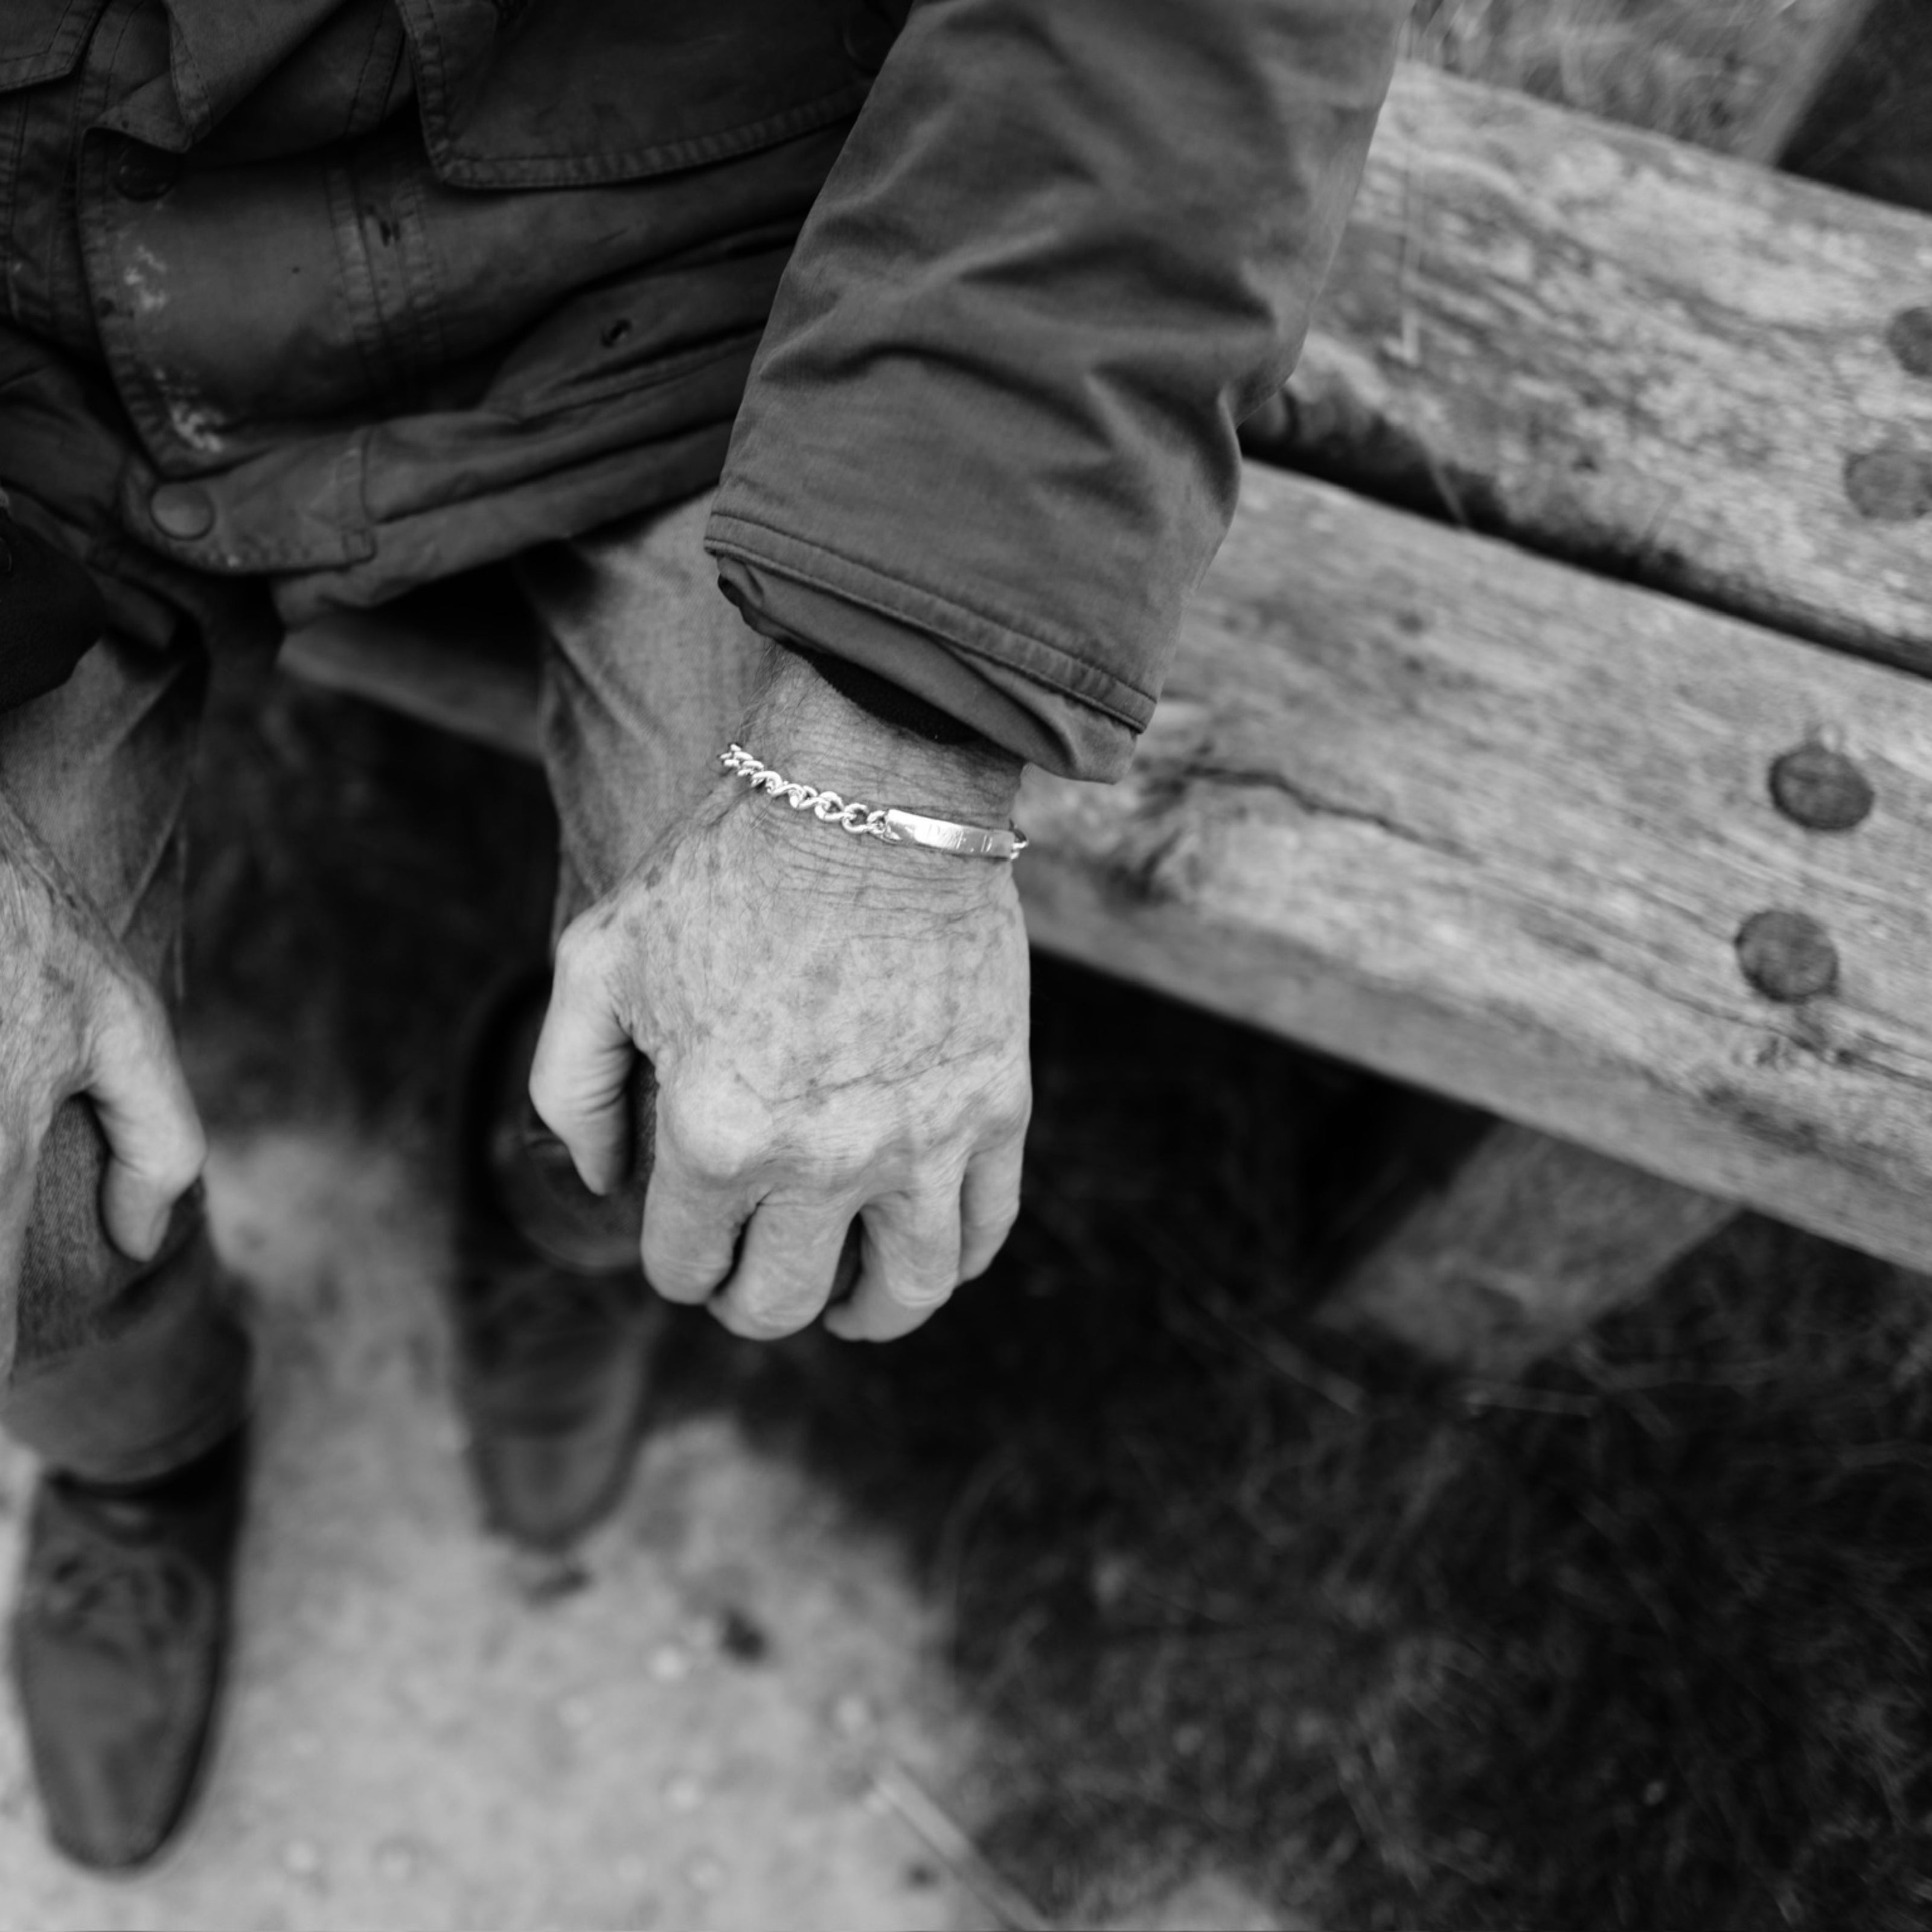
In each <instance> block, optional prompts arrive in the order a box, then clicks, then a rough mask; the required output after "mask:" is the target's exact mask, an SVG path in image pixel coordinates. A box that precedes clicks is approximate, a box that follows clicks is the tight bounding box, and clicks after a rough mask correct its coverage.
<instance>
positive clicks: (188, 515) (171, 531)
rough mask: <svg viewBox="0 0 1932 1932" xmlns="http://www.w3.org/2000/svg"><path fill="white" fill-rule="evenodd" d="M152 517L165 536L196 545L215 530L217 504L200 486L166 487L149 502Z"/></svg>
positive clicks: (156, 527) (158, 491)
mask: <svg viewBox="0 0 1932 1932" xmlns="http://www.w3.org/2000/svg"><path fill="white" fill-rule="evenodd" d="M148 515H149V516H151V517H153V518H154V527H155V529H157V530H159V531H160V532H161V534H162V535H163V536H170V537H172V538H174V539H175V541H176V542H178V543H192V542H193V541H194V540H195V538H196V537H205V536H206V535H207V534H208V532H209V531H210V530H211V529H214V498H213V497H211V496H209V494H208V492H207V491H206V490H204V489H203V488H202V487H201V485H200V484H199V483H163V484H162V485H161V487H160V488H159V489H158V490H156V491H155V492H154V494H153V495H152V496H150V497H149V498H148Z"/></svg>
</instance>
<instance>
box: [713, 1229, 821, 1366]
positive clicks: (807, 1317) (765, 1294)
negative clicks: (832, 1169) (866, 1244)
mask: <svg viewBox="0 0 1932 1932" xmlns="http://www.w3.org/2000/svg"><path fill="white" fill-rule="evenodd" d="M851 1220H852V1210H851V1208H850V1206H849V1205H845V1206H841V1207H826V1206H824V1205H820V1204H817V1203H814V1205H811V1206H810V1207H801V1206H798V1205H793V1204H791V1203H788V1202H769V1201H766V1202H760V1204H759V1205H758V1208H757V1211H756V1212H755V1213H754V1214H753V1215H752V1217H751V1222H750V1224H749V1225H748V1226H747V1227H746V1229H745V1239H744V1243H743V1245H742V1247H741V1248H740V1250H739V1255H738V1265H737V1267H736V1268H734V1269H733V1271H732V1273H731V1278H730V1280H729V1281H728V1282H727V1283H726V1284H725V1286H724V1289H723V1290H722V1292H720V1293H719V1294H718V1295H714V1296H713V1297H712V1301H711V1312H712V1314H714V1315H715V1316H717V1318H718V1320H719V1321H720V1322H723V1323H724V1326H725V1327H726V1328H728V1329H730V1331H731V1332H732V1334H734V1335H742V1336H745V1337H747V1338H748V1339H749V1340H754V1341H770V1340H774V1339H775V1338H776V1337H778V1336H780V1335H790V1334H795V1333H796V1331H798V1330H799V1329H801V1328H805V1326H806V1325H808V1323H810V1322H812V1321H813V1320H814V1319H816V1317H817V1314H818V1311H819V1310H820V1309H821V1308H823V1307H824V1306H825V1304H826V1301H828V1300H829V1298H830V1297H831V1294H832V1278H833V1277H834V1275H835V1274H836V1273H837V1271H838V1256H839V1253H840V1250H841V1249H842V1248H843V1247H844V1245H845V1230H846V1229H847V1227H848V1226H850V1223H851Z"/></svg>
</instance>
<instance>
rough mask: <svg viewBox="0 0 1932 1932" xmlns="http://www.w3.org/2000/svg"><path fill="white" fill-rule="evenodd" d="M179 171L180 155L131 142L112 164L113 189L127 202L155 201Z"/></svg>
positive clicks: (165, 191) (173, 180)
mask: <svg viewBox="0 0 1932 1932" xmlns="http://www.w3.org/2000/svg"><path fill="white" fill-rule="evenodd" d="M180 174H181V157H180V156H179V155H178V154H167V153H165V152H163V150H161V149H160V148H150V147H148V146H145V145H143V144H142V142H139V141H130V142H128V143H127V146H126V147H125V148H123V149H122V150H121V158H120V160H118V161H117V162H116V163H115V166H114V186H115V190H116V192H118V193H121V194H122V195H124V196H126V197H127V199H128V200H130V201H158V200H160V198H161V196H163V195H164V194H166V193H167V191H168V190H169V188H171V187H173V186H174V184H175V181H176V179H177V178H178V177H179V175H180Z"/></svg>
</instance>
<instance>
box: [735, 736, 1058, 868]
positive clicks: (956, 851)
mask: <svg viewBox="0 0 1932 1932" xmlns="http://www.w3.org/2000/svg"><path fill="white" fill-rule="evenodd" d="M718 763H720V764H721V765H722V766H724V769H726V770H727V772H730V773H732V774H733V776H735V777H737V778H742V779H743V780H744V781H745V783H746V784H748V785H749V786H750V787H751V788H752V790H754V791H765V792H769V793H770V794H771V796H772V797H773V798H781V799H784V802H785V803H786V804H787V805H790V807H791V808H792V810H793V811H808V812H810V813H811V815H812V817H814V818H816V819H818V820H821V821H822V822H823V823H825V824H827V825H835V826H838V828H839V829H840V830H841V832H850V833H851V834H852V835H853V837H854V838H877V839H879V840H881V841H883V843H885V844H888V845H901V844H912V845H923V846H926V847H929V849H930V850H934V851H938V852H950V853H953V855H954V856H956V857H959V858H962V859H995V860H998V861H1000V862H1004V863H1005V864H1007V865H1010V864H1012V862H1013V860H1014V859H1017V858H1018V857H1019V855H1020V854H1021V853H1022V852H1024V851H1025V850H1026V848H1027V837H1026V834H1025V832H1022V831H1021V830H1020V829H1019V827H1018V826H1013V825H1008V826H986V825H957V824H955V823H953V820H950V819H947V818H928V817H925V816H923V815H922V814H920V813H918V812H916V811H904V810H902V809H901V808H900V807H898V806H897V805H883V806H878V805H861V804H860V803H859V802H858V801H857V800H856V799H853V800H851V801H850V802H848V801H847V800H846V799H843V798H841V797H840V796H839V795H838V793H836V792H835V791H820V790H819V789H818V788H817V787H816V786H814V785H808V784H799V782H798V781H796V779H793V778H787V777H786V776H785V775H784V773H783V772H775V771H773V770H772V768H771V766H769V765H763V764H760V763H759V762H758V760H757V759H756V758H754V757H752V755H751V753H750V752H749V751H746V750H745V748H744V746H743V745H730V746H729V747H728V748H726V749H725V750H724V751H720V752H719V753H718Z"/></svg>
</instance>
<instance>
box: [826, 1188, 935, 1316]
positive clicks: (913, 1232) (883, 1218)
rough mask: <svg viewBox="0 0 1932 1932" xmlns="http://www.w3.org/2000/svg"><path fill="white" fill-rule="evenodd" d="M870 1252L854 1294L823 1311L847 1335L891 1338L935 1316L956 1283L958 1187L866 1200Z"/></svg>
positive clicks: (866, 1256)
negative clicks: (834, 1306)
mask: <svg viewBox="0 0 1932 1932" xmlns="http://www.w3.org/2000/svg"><path fill="white" fill-rule="evenodd" d="M864 1219H865V1260H864V1263H863V1265H862V1266H861V1268H860V1269H859V1283H858V1286H856V1288H854V1289H853V1291H852V1298H851V1300H850V1301H848V1302H847V1303H845V1304H844V1305H843V1306H842V1307H838V1308H835V1309H833V1310H832V1312H831V1313H830V1314H829V1315H828V1316H826V1318H825V1325H826V1328H827V1329H828V1330H829V1331H830V1332H831V1333H832V1334H834V1335H836V1336H838V1337H840V1338H841V1340H844V1341H847V1342H893V1341H896V1340H898V1338H899V1337H900V1336H901V1335H910V1334H911V1333H912V1331H913V1330H914V1329H915V1328H918V1327H919V1326H920V1325H922V1323H924V1322H927V1321H929V1320H930V1319H931V1318H932V1315H933V1314H934V1313H935V1311H936V1310H938V1309H939V1308H940V1307H943V1306H944V1304H945V1302H946V1301H947V1298H948V1297H949V1296H950V1295H951V1294H952V1292H953V1289H955V1288H956V1287H957V1286H959V1238H960V1214H959V1187H957V1186H956V1185H954V1186H951V1187H944V1188H935V1189H934V1190H932V1191H930V1192H929V1193H923V1194H916V1195H915V1194H892V1195H887V1196H884V1197H883V1199H880V1200H877V1201H873V1202H868V1204H867V1205H866V1208H865V1216H864Z"/></svg>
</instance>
